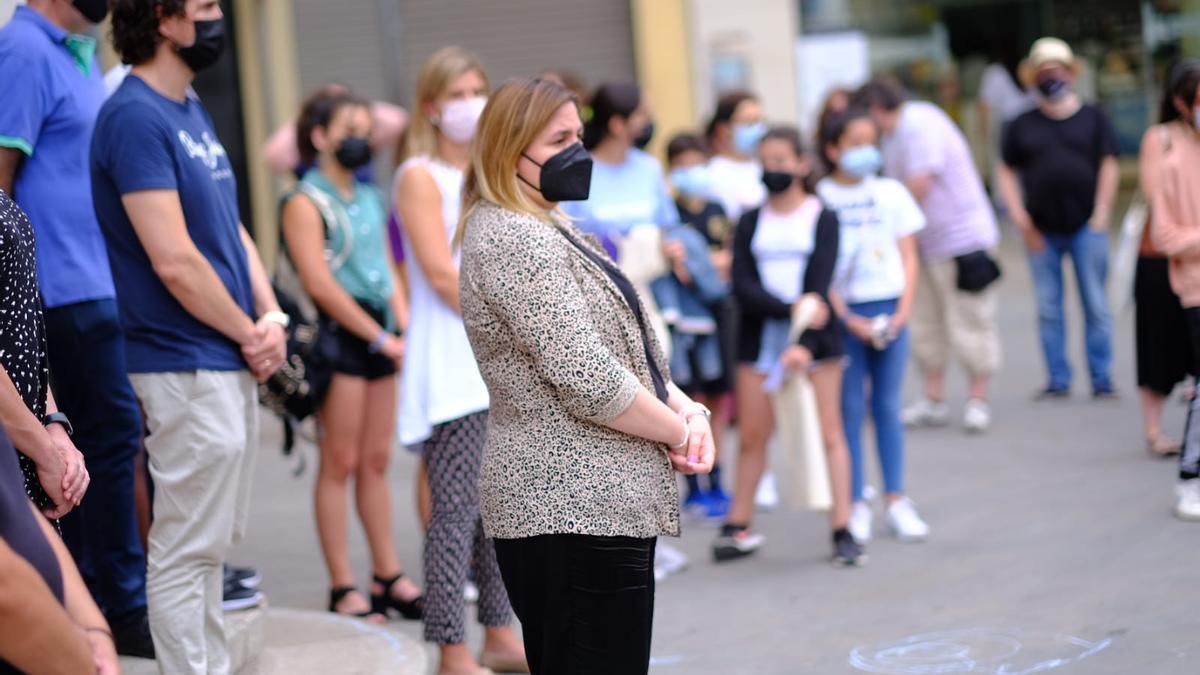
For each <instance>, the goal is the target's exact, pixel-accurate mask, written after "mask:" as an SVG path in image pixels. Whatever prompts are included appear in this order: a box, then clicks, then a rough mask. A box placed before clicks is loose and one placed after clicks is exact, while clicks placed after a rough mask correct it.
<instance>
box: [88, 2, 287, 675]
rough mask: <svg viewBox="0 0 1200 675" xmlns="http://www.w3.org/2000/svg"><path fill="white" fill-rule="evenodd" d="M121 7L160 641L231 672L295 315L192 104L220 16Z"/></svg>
mask: <svg viewBox="0 0 1200 675" xmlns="http://www.w3.org/2000/svg"><path fill="white" fill-rule="evenodd" d="M111 7H112V14H113V18H112V38H113V46H114V47H115V48H116V51H117V52H118V54H120V55H121V58H122V60H123V61H124V62H126V63H128V64H131V65H132V66H133V68H132V70H131V72H130V74H129V76H128V77H127V78H126V79H125V81H124V82H123V83H122V84H121V86H120V88H118V89H117V91H116V92H115V93H114V94H113V95H112V97H111V98H110V99H109V100H108V101H107V102H106V103H105V104H104V106H103V107H102V108H101V110H100V115H99V118H98V119H97V121H96V129H95V133H94V135H93V137H92V149H91V171H92V192H93V199H94V202H95V207H96V214H97V216H98V217H99V220H100V226H101V229H102V230H103V232H104V237H105V239H106V241H107V245H108V255H109V260H110V261H111V263H112V270H113V280H114V282H115V284H116V289H117V299H118V306H119V308H120V315H121V322H122V324H123V325H124V327H125V331H126V345H127V348H126V355H127V362H128V367H129V372H130V380H131V381H132V383H133V388H134V391H135V392H136V393H137V396H138V399H139V400H140V401H141V403H142V407H143V410H144V411H145V415H146V427H147V429H148V431H149V435H148V436H147V438H146V451H147V455H148V457H149V467H150V473H151V475H152V477H153V479H154V487H155V492H154V522H153V525H152V526H151V529H150V541H149V551H148V571H147V577H146V595H147V600H148V606H149V613H150V626H151V633H152V635H153V637H154V644H155V648H156V651H157V652H158V661H159V668H160V670H161V671H162V672H166V673H173V674H174V673H179V674H186V673H197V674H200V673H227V672H229V670H230V663H229V655H228V652H227V649H226V646H225V638H224V633H223V631H222V630H221V629H220V626H221V623H222V608H221V600H222V585H223V583H222V582H223V574H222V563H223V561H224V559H225V555H226V553H227V551H228V549H229V547H230V546H231V545H232V544H233V543H235V542H236V541H237V540H238V539H240V538H241V536H242V535H243V534H244V532H245V526H246V511H247V508H248V506H249V494H250V482H251V479H252V473H253V458H254V454H255V452H254V445H255V443H256V442H257V436H258V417H257V415H258V413H257V410H258V402H257V391H256V384H255V380H256V379H257V380H259V381H262V380H264V379H266V378H267V377H268V376H269V375H270V374H271V373H272V372H273V371H274V370H276V369H278V367H279V366H280V365H281V363H282V361H283V359H284V357H285V353H286V352H285V337H284V328H285V327H286V325H287V322H288V317H287V316H286V315H285V314H282V313H281V312H280V311H279V305H278V304H277V303H276V301H275V296H274V293H273V292H272V291H271V286H270V282H269V280H268V278H267V275H266V273H265V271H264V269H263V266H262V263H261V261H260V260H259V257H258V251H257V249H256V248H255V246H254V242H253V241H252V240H251V239H250V236H249V234H248V233H247V232H246V230H245V228H244V227H242V224H241V219H240V217H239V214H238V207H237V185H236V183H235V181H234V176H233V171H232V168H231V166H230V163H229V158H228V157H227V156H226V153H225V148H224V147H223V146H222V145H221V142H220V141H219V140H218V139H217V135H216V132H215V131H214V130H213V124H212V120H211V119H210V118H209V116H208V113H207V112H206V111H205V109H204V106H203V105H202V104H201V103H200V101H199V100H198V99H197V98H195V96H194V94H189V87H190V85H191V82H192V80H193V78H194V77H195V73H196V71H197V70H200V69H202V68H204V67H206V66H208V65H211V64H212V63H213V62H214V61H215V60H216V59H217V57H218V56H219V55H220V52H221V47H222V45H223V41H224V37H225V35H224V23H223V18H222V15H221V8H220V4H219V3H218V1H217V0H159V1H157V2H156V1H155V0H116V1H115V2H113V3H111ZM156 16H157V17H158V18H157V20H156V18H155V17H156ZM155 23H157V29H156V30H148V29H147V26H154V25H155Z"/></svg>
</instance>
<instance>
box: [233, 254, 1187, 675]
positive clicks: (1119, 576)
mask: <svg viewBox="0 0 1200 675" xmlns="http://www.w3.org/2000/svg"><path fill="white" fill-rule="evenodd" d="M1003 264H1004V270H1005V278H1004V281H1003V284H1004V287H1003V291H1002V303H1001V325H1002V328H1003V333H1004V342H1005V350H1006V357H1005V358H1006V366H1005V369H1004V370H1003V372H1001V373H1000V374H999V375H998V376H997V378H996V383H995V393H994V401H993V407H994V417H995V428H994V429H993V430H992V432H991V433H989V434H988V435H986V436H983V437H969V436H966V435H964V434H963V433H961V432H960V431H959V430H958V429H956V428H949V429H942V430H935V431H918V432H913V433H911V434H910V435H909V449H910V451H909V462H910V469H909V477H910V486H909V487H910V493H911V495H912V497H913V498H914V499H915V500H916V501H917V503H918V505H919V507H920V508H921V510H922V513H923V514H924V515H925V516H926V518H927V519H928V521H929V522H930V524H931V526H932V528H933V534H932V536H931V538H930V541H929V542H928V543H926V544H922V545H902V544H899V543H896V542H894V541H892V540H889V539H888V538H887V537H886V536H882V537H878V538H877V539H876V541H875V542H873V543H872V544H871V545H870V547H869V553H870V556H871V559H870V562H869V564H868V565H867V566H866V567H865V568H864V569H859V570H840V569H834V568H833V567H831V566H830V565H829V564H828V563H827V562H826V556H827V555H828V553H829V542H828V537H829V534H828V525H827V522H826V520H825V518H824V516H822V515H819V514H797V513H793V512H791V511H790V510H787V509H783V510H780V511H778V512H775V513H771V514H766V515H763V516H761V517H760V518H759V520H758V523H757V525H758V526H759V527H760V529H761V530H762V532H763V533H764V534H766V535H767V536H768V538H769V541H768V544H767V546H766V548H764V550H763V551H762V552H761V554H760V555H758V556H757V557H755V558H752V559H748V560H744V561H739V562H735V563H732V564H729V565H726V566H720V567H718V566H715V565H714V564H713V563H711V562H710V560H709V558H708V545H709V542H710V541H711V538H712V536H713V534H714V528H713V527H712V526H697V525H694V524H690V525H688V526H686V528H685V534H684V536H683V538H682V539H681V540H680V541H678V542H672V543H673V544H675V545H677V546H679V547H680V548H682V549H683V550H684V551H685V552H686V553H687V554H688V555H690V556H691V557H692V560H691V567H690V569H689V570H688V571H686V572H684V573H683V574H681V575H679V576H676V577H672V578H670V579H668V580H667V581H666V582H664V583H663V584H662V585H661V586H660V588H659V595H658V602H657V614H656V624H655V642H654V653H655V665H654V666H653V667H652V669H651V671H652V672H653V673H656V674H659V675H671V674H675V673H678V674H680V675H684V674H686V675H710V674H711V675H737V674H741V673H746V674H753V675H785V674H794V673H820V674H822V675H824V674H828V673H854V672H862V671H861V670H859V669H857V668H855V667H854V666H853V665H851V664H852V662H855V663H858V664H859V667H860V668H861V667H867V668H872V669H874V672H888V673H934V672H965V671H963V670H958V671H953V670H946V671H938V670H934V669H933V668H934V667H935V666H937V664H938V663H942V661H944V659H945V658H947V654H949V655H950V656H953V655H955V654H960V655H961V654H968V655H970V656H971V657H972V658H976V659H979V662H978V663H977V664H976V665H978V666H979V669H977V670H975V671H974V672H983V673H999V672H1011V673H1016V672H1022V670H1023V669H1026V668H1028V667H1029V664H1030V663H1033V664H1037V663H1042V662H1043V661H1045V660H1046V659H1062V662H1061V663H1060V665H1059V666H1057V667H1056V669H1055V670H1054V672H1063V673H1064V674H1065V673H1088V674H1092V673H1096V674H1105V675H1107V674H1112V675H1129V674H1133V673H1137V674H1141V673H1154V674H1159V673H1167V674H1170V673H1181V674H1182V673H1195V672H1198V671H1200V665H1198V664H1200V631H1197V630H1196V627H1197V626H1198V625H1200V589H1198V587H1197V581H1198V580H1200V571H1198V570H1197V565H1198V564H1200V526H1197V525H1195V524H1186V523H1181V522H1178V521H1176V520H1174V519H1173V518H1172V517H1171V515H1170V509H1171V504H1172V502H1171V494H1172V493H1171V488H1172V485H1173V480H1174V464H1173V463H1172V462H1170V461H1155V460H1151V459H1149V458H1148V457H1147V456H1146V453H1145V451H1144V449H1143V447H1142V446H1143V444H1142V440H1141V431H1140V429H1141V426H1140V417H1139V413H1138V403H1137V391H1136V389H1135V383H1134V378H1133V374H1132V368H1133V364H1132V361H1133V336H1132V330H1133V329H1132V317H1131V315H1125V316H1120V317H1118V321H1117V330H1116V334H1117V341H1116V356H1117V370H1116V373H1115V378H1116V383H1117V386H1118V388H1119V389H1120V391H1121V394H1122V398H1121V400H1120V401H1117V402H1108V403H1094V402H1092V401H1091V399H1090V397H1088V396H1087V393H1088V390H1087V382H1085V381H1083V380H1080V379H1077V381H1076V383H1075V395H1074V397H1073V398H1071V399H1069V400H1066V401H1056V402H1047V403H1034V402H1033V401H1032V399H1031V394H1032V393H1033V392H1034V391H1035V390H1036V389H1038V388H1039V387H1040V386H1041V385H1042V384H1043V371H1042V365H1041V356H1040V352H1039V348H1038V342H1037V335H1036V325H1035V317H1034V309H1033V294H1032V290H1031V289H1030V287H1029V273H1028V269H1027V266H1026V265H1025V262H1024V260H1023V258H1022V256H1021V254H1020V252H1019V251H1015V250H1013V249H1011V248H1008V249H1006V250H1005V252H1004V256H1003ZM1069 292H1070V293H1071V295H1070V298H1071V300H1070V302H1069V304H1068V314H1069V326H1070V330H1069V340H1070V343H1071V349H1072V363H1073V364H1074V365H1075V366H1076V370H1077V372H1079V371H1081V370H1083V368H1082V366H1083V359H1082V345H1081V343H1082V341H1083V340H1082V334H1081V326H1082V319H1081V313H1080V310H1079V307H1078V302H1077V301H1076V299H1075V298H1076V296H1075V294H1074V290H1073V288H1072V290H1070V291H1069ZM913 379H915V378H912V377H910V383H909V384H910V385H912V384H914V382H913V381H912V380H913ZM951 381H952V382H953V386H952V388H951V395H950V401H951V403H952V406H954V409H955V411H956V414H957V413H958V411H959V409H960V408H961V404H962V397H963V393H964V392H963V388H964V387H963V383H962V381H961V375H960V374H959V373H954V374H953V375H952V378H951ZM1183 412H1184V411H1183V407H1182V406H1181V405H1177V404H1172V405H1170V406H1169V407H1168V416H1167V420H1166V425H1167V426H1166V428H1167V429H1168V430H1182V419H1183ZM273 432H274V427H273V426H272V425H270V424H267V425H266V431H265V434H266V435H265V438H264V444H263V446H262V454H261V459H260V462H259V467H258V481H257V483H256V486H257V488H256V492H255V496H254V507H253V508H254V510H253V512H252V524H251V528H250V534H249V536H248V537H247V541H246V543H245V544H244V545H243V546H242V547H241V548H240V549H239V550H237V551H236V552H235V553H234V557H233V562H235V563H237V564H252V565H256V566H258V567H259V568H260V569H261V571H262V572H263V577H264V581H263V590H264V591H265V592H266V593H267V594H268V596H269V597H270V599H271V602H272V604H273V606H274V607H295V608H304V609H310V610H320V609H322V604H323V603H324V602H325V598H326V595H327V593H328V588H327V580H326V578H325V573H324V569H323V564H322V562H321V557H320V549H319V547H318V545H317V539H316V530H315V526H314V524H313V516H312V496H311V486H312V481H313V475H314V470H315V456H313V455H312V454H311V450H309V451H307V452H308V470H307V472H306V473H305V474H304V475H303V476H301V477H300V478H298V479H297V478H294V477H292V475H291V474H290V472H289V470H290V468H291V466H292V464H290V463H288V462H286V461H284V460H283V458H282V457H281V456H280V454H279V452H278V444H277V442H276V441H275V440H274V439H275V438H277V436H273ZM1176 433H1178V431H1176ZM872 454H873V453H872ZM873 461H874V459H873V457H872V470H871V473H870V474H869V476H871V480H872V481H873V482H875V483H876V484H878V480H877V478H876V476H877V475H878V473H877V472H876V471H874V467H873ZM415 466H416V461H415V458H414V457H413V456H411V455H409V454H408V453H406V452H403V451H398V452H397V454H396V460H395V462H394V465H393V467H392V475H393V476H394V482H393V485H394V486H395V488H396V490H395V503H394V504H393V511H394V513H395V529H396V531H397V533H398V543H399V548H400V554H401V560H402V562H403V563H404V564H405V565H406V570H407V571H409V572H412V573H416V574H417V577H418V578H420V575H419V572H420V561H421V557H420V550H421V542H420V534H419V533H420V530H419V527H418V525H417V520H416V515H415V509H414V506H413V490H412V483H413V475H414V473H413V472H414V469H415ZM726 467H727V469H726V476H727V477H728V478H727V480H730V481H732V478H733V475H732V474H733V463H732V461H730V460H727V461H726ZM876 523H877V524H880V523H882V519H877V520H876ZM351 531H352V544H351V552H352V560H353V562H354V567H355V569H356V570H359V571H360V574H361V576H360V577H359V580H358V581H359V584H360V587H361V586H365V583H366V580H367V579H368V576H367V575H368V573H369V571H370V570H369V562H368V560H369V559H368V557H367V554H366V550H365V545H364V543H363V538H362V534H361V530H360V529H359V528H358V527H357V525H355V526H353V527H352V530H351ZM472 614H473V612H472ZM975 629H987V631H989V632H979V631H976V630H975ZM389 630H391V631H393V632H395V633H396V634H399V635H403V636H407V637H408V638H411V639H412V640H414V641H419V640H420V639H421V632H420V625H419V624H418V623H413V622H394V623H392V624H390V625H389ZM941 631H959V632H956V633H951V634H944V635H939V636H936V637H935V638H934V639H931V640H926V641H924V642H922V641H914V640H909V641H908V642H902V641H903V640H905V638H909V637H910V636H919V635H922V634H927V633H934V632H941ZM964 631H973V632H964ZM1109 639H1111V642H1110V643H1107V644H1105V643H1104V641H1105V640H1109ZM471 640H472V641H473V644H474V645H475V647H476V648H478V646H479V640H480V636H479V632H478V630H475V629H473V631H472V633H471ZM296 642H297V644H296V645H295V646H294V647H293V648H292V649H295V650H297V652H296V653H298V654H299V653H305V654H310V653H320V652H322V651H323V650H325V649H328V653H334V654H336V653H340V652H341V650H340V648H339V646H338V644H337V643H336V642H335V643H328V644H326V643H321V645H316V646H313V648H312V649H311V650H309V649H307V648H306V647H305V646H304V645H303V639H301V638H300V636H297V640H296ZM300 650H304V651H300ZM1089 650H1095V651H1094V653H1092V654H1091V655H1090V656H1087V657H1086V658H1085V659H1084V660H1082V661H1079V662H1077V663H1075V662H1072V661H1071V660H1070V659H1072V658H1075V657H1078V656H1079V655H1080V654H1084V653H1087V652H1089ZM426 652H427V654H428V655H429V656H430V658H429V661H428V663H429V664H430V665H431V666H432V665H433V664H436V653H435V652H434V651H433V650H432V649H430V648H428V647H426ZM1010 652H1011V654H1010ZM1006 654H1008V656H1006ZM313 658H316V657H315V656H314V657H313ZM939 659H942V661H939ZM988 659H999V660H998V661H995V663H999V664H1008V665H1009V670H1008V671H1000V670H998V668H999V666H994V667H984V666H983V665H982V664H984V663H991V662H992V661H988ZM1005 659H1007V660H1005ZM1022 659H1025V660H1024V661H1022ZM339 665H340V663H339ZM327 672H354V671H352V670H346V671H342V670H331V671H327ZM390 672H396V671H390ZM1025 672H1029V671H1028V670H1025Z"/></svg>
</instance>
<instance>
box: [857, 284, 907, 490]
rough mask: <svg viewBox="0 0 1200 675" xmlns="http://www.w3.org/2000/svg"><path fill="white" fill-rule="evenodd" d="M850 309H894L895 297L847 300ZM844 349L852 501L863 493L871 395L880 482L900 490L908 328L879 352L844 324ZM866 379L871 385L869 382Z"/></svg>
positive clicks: (871, 313) (872, 312)
mask: <svg viewBox="0 0 1200 675" xmlns="http://www.w3.org/2000/svg"><path fill="white" fill-rule="evenodd" d="M850 311H851V312H853V313H854V314H857V315H859V316H865V317H868V318H871V317H875V316H878V315H880V314H894V313H895V312H896V301H895V300H883V301H880V302H865V303H861V304H856V305H850ZM842 335H843V344H844V346H845V350H846V358H847V360H848V362H849V363H848V364H847V365H846V370H845V375H844V376H843V379H842V425H843V426H844V427H845V431H846V445H848V446H849V448H850V486H851V487H850V495H851V497H852V498H853V499H854V500H855V501H859V500H862V499H863V498H864V495H863V451H862V447H863V443H862V427H863V420H864V419H865V418H866V415H867V399H868V397H869V398H870V403H871V418H872V420H873V421H874V422H875V446H876V449H877V450H878V452H879V465H880V467H881V469H882V471H883V487H884V491H885V492H887V493H888V494H903V493H904V425H903V423H902V422H901V421H900V406H901V403H900V401H901V389H902V387H903V385H904V370H905V367H906V366H907V365H908V340H909V338H908V328H907V327H905V328H904V330H902V331H900V334H899V335H897V336H896V339H895V340H893V341H892V343H891V344H889V345H888V346H887V347H885V348H884V349H883V350H882V351H880V350H878V349H875V347H874V346H873V345H870V344H867V343H865V342H863V341H862V340H860V339H858V337H857V336H855V335H854V334H852V333H851V332H850V331H849V330H846V328H845V327H844V326H843V328H842ZM868 381H869V382H870V386H869V387H868Z"/></svg>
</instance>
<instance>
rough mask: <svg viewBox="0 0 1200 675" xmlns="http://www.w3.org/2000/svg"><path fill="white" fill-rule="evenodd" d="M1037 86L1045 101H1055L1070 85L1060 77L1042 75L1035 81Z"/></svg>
mask: <svg viewBox="0 0 1200 675" xmlns="http://www.w3.org/2000/svg"><path fill="white" fill-rule="evenodd" d="M1037 88H1038V91H1039V92H1040V93H1041V94H1042V96H1044V97H1045V98H1046V100H1047V101H1057V100H1058V99H1060V98H1062V97H1063V95H1065V94H1066V93H1067V91H1068V89H1069V88H1070V85H1069V84H1068V83H1067V81H1066V80H1064V79H1062V78H1061V77H1044V78H1041V79H1039V80H1038V81H1037Z"/></svg>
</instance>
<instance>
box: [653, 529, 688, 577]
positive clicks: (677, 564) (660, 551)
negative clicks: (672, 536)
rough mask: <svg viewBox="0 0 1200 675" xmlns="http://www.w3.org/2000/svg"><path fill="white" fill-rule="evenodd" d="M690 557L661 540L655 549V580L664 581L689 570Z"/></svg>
mask: <svg viewBox="0 0 1200 675" xmlns="http://www.w3.org/2000/svg"><path fill="white" fill-rule="evenodd" d="M687 566H688V557H687V556H686V555H684V553H683V551H680V550H679V549H677V548H675V547H674V546H669V545H667V544H664V543H663V542H662V540H661V539H660V540H659V542H658V545H657V546H655V548H654V580H655V581H662V580H663V579H666V578H667V577H669V576H671V575H672V574H679V573H680V572H682V571H684V570H685V569H687Z"/></svg>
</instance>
